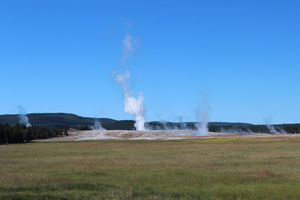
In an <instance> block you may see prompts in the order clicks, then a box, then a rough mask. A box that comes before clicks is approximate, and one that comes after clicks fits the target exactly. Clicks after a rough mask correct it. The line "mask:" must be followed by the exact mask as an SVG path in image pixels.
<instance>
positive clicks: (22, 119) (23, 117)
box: [18, 105, 31, 128]
mask: <svg viewBox="0 0 300 200" xmlns="http://www.w3.org/2000/svg"><path fill="white" fill-rule="evenodd" d="M18 112H19V116H18V117H19V123H20V124H22V125H24V126H26V127H27V128H28V127H31V124H30V123H29V118H28V117H27V115H26V114H25V109H24V107H22V106H20V105H19V106H18Z"/></svg>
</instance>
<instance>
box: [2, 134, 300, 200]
mask: <svg viewBox="0 0 300 200" xmlns="http://www.w3.org/2000/svg"><path fill="white" fill-rule="evenodd" d="M0 156H1V157H0V199H5V200H6V199H30V200H31V199H300V189H299V188H300V138H298V137H297V138H282V137H281V138H268V139H266V138H247V139H245V138H225V139H224V138H213V139H198V140H181V141H88V142H87V141H84V142H59V143H58V142H57V143H54V142H53V143H30V144H16V145H8V146H6V145H2V146H0Z"/></svg>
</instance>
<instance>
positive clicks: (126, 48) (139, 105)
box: [113, 35, 146, 131]
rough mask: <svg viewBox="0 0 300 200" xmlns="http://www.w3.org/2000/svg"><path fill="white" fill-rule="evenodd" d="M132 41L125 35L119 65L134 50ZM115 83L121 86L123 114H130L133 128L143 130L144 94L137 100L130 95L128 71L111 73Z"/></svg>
mask: <svg viewBox="0 0 300 200" xmlns="http://www.w3.org/2000/svg"><path fill="white" fill-rule="evenodd" d="M133 44H134V41H133V39H132V38H131V36H130V35H126V36H125V38H124V40H123V55H122V58H121V64H122V65H124V64H125V63H126V61H127V59H128V56H129V54H130V53H131V52H132V51H133V50H134V46H133ZM113 75H114V78H115V80H116V82H117V83H118V84H119V85H120V86H121V88H122V90H123V96H124V108H123V110H124V112H126V113H130V114H132V115H133V116H134V118H135V124H134V126H135V128H136V130H138V131H143V130H145V122H146V120H145V111H146V110H145V107H144V94H143V93H139V96H138V97H137V98H135V97H133V96H132V95H131V90H130V89H129V86H128V83H127V80H128V79H129V78H130V72H129V70H125V72H124V73H117V72H114V73H113Z"/></svg>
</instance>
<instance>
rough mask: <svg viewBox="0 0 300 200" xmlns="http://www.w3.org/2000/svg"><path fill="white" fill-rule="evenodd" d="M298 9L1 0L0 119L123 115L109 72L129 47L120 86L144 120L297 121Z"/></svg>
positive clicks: (294, 4) (213, 2) (289, 4)
mask: <svg viewBox="0 0 300 200" xmlns="http://www.w3.org/2000/svg"><path fill="white" fill-rule="evenodd" d="M299 10H300V1H292V0H285V1H284V0H281V1H279V0H272V1H271V0H270V1H269V0H259V1H258V0H252V1H238V0H236V1H233V0H227V1H223V0H218V1H217V0H210V1H208V0H207V1H202V0H195V1H179V0H178V1H173V0H160V1H158V0H151V1H150V0H149V1H147V0H142V1H141V0H127V1H124V0H119V1H116V0H109V1H108V0H107V1H99V0H97V1H90V0H87V1H75V0H59V1H56V0H44V1H39V0H36V1H32V0H24V1H21V0H17V1H10V0H3V1H1V2H0V27H1V29H0V30H1V31H0V69H1V70H0V71H1V78H0V85H1V91H2V92H1V100H0V113H1V114H6V113H16V112H17V105H22V106H24V107H25V108H26V110H27V112H69V113H75V114H79V115H83V116H92V117H110V118H115V119H132V116H131V115H129V114H126V113H123V98H122V92H121V89H120V87H119V86H118V85H117V84H116V83H115V82H114V81H113V80H112V78H111V74H112V72H113V71H114V70H115V69H116V68H117V67H118V65H119V61H120V57H121V54H122V46H121V42H122V40H123V38H124V36H125V34H126V33H128V34H130V35H131V36H132V37H133V38H135V40H137V41H138V49H137V50H136V51H135V53H134V54H133V55H131V57H130V59H129V64H128V68H129V70H130V72H131V74H132V79H131V81H130V84H131V86H132V88H133V90H134V91H135V93H136V94H137V93H138V92H139V91H143V92H144V95H145V106H146V109H147V113H146V118H147V120H172V121H175V120H177V119H178V117H182V118H183V120H185V121H194V120H195V110H196V109H197V108H198V107H201V106H202V105H201V95H202V94H203V93H205V94H208V103H209V105H210V118H211V121H232V122H237V121H239V122H250V123H264V120H265V119H267V118H271V120H272V122H273V123H288V122H293V123H297V122H298V123H299V122H300V105H299V102H300V92H299V74H300V38H299V36H300V12H299Z"/></svg>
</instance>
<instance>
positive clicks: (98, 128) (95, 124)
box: [92, 119, 105, 131]
mask: <svg viewBox="0 0 300 200" xmlns="http://www.w3.org/2000/svg"><path fill="white" fill-rule="evenodd" d="M92 128H93V130H98V131H104V130H105V129H104V128H103V127H102V125H101V122H100V121H99V120H97V119H96V120H95V122H94V126H93V127H92Z"/></svg>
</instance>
